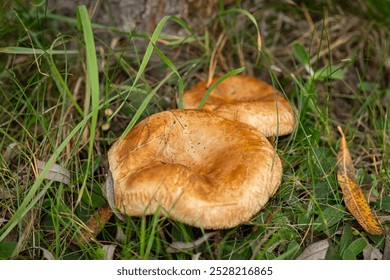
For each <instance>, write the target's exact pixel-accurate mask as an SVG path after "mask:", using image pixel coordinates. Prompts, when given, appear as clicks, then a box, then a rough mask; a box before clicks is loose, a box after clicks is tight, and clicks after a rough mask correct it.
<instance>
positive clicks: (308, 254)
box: [297, 239, 329, 260]
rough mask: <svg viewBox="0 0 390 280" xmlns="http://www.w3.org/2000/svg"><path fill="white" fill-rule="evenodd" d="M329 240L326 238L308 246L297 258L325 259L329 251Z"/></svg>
mask: <svg viewBox="0 0 390 280" xmlns="http://www.w3.org/2000/svg"><path fill="white" fill-rule="evenodd" d="M328 248H329V241H328V239H324V240H321V241H318V242H315V243H313V244H311V245H310V246H308V247H307V248H306V249H305V250H304V251H303V253H302V254H301V255H300V256H299V257H298V258H297V260H324V259H325V257H326V253H327V252H328Z"/></svg>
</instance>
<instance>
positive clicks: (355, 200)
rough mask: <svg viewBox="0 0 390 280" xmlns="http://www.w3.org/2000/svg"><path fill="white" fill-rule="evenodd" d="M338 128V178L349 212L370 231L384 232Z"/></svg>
mask: <svg viewBox="0 0 390 280" xmlns="http://www.w3.org/2000/svg"><path fill="white" fill-rule="evenodd" d="M337 128H338V130H339V131H340V134H341V142H340V150H339V153H338V154H337V168H338V170H337V180H338V182H339V184H340V187H341V190H342V192H343V197H344V202H345V204H346V206H347V208H348V210H349V212H351V214H352V215H353V216H354V217H355V218H356V220H357V221H358V222H359V224H360V225H361V226H362V227H363V228H364V229H365V230H366V231H367V232H368V233H371V234H374V235H380V234H384V230H383V229H382V228H381V225H380V222H379V221H378V219H377V218H376V217H375V216H374V215H373V213H372V212H371V209H370V206H369V205H368V203H367V201H366V199H365V198H364V195H363V191H362V189H361V188H360V186H359V183H358V182H357V179H356V175H355V174H356V172H355V167H354V166H353V163H352V159H351V156H350V154H349V150H348V146H347V141H346V140H345V136H344V133H343V130H342V129H341V127H340V126H338V127H337Z"/></svg>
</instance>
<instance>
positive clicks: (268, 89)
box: [183, 75, 295, 137]
mask: <svg viewBox="0 0 390 280" xmlns="http://www.w3.org/2000/svg"><path fill="white" fill-rule="evenodd" d="M217 79H218V78H217V77H216V78H214V79H213V80H212V83H211V84H213V83H215V82H216V80H217ZM206 91H207V81H202V82H199V83H198V84H196V85H195V86H193V87H192V88H191V89H189V90H188V91H186V92H185V93H184V95H183V103H184V108H189V109H196V108H198V106H199V104H200V102H201V100H202V98H203V96H204V95H205V93H206ZM202 109H203V110H206V111H210V112H214V113H216V114H217V115H219V116H221V117H224V118H227V119H229V120H234V121H239V122H243V123H246V124H249V125H251V126H253V127H255V128H256V129H258V130H259V131H260V132H261V133H263V134H264V135H265V136H266V137H270V136H277V135H285V134H289V133H291V132H292V131H293V129H294V127H295V116H294V111H293V108H292V106H291V105H290V103H289V102H288V101H287V100H286V99H285V98H284V97H283V96H282V94H281V93H280V92H278V91H276V90H275V89H274V88H273V87H272V86H270V85H269V84H267V83H265V82H263V81H260V80H258V79H256V78H253V77H249V76H243V75H242V76H240V75H239V76H233V77H230V78H227V79H226V80H224V81H223V82H222V83H220V84H219V85H217V86H216V88H215V89H214V90H213V91H212V92H211V93H210V95H209V96H208V98H207V100H206V102H205V104H204V106H203V108H202Z"/></svg>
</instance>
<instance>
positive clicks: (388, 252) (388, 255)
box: [382, 236, 390, 260]
mask: <svg viewBox="0 0 390 280" xmlns="http://www.w3.org/2000/svg"><path fill="white" fill-rule="evenodd" d="M385 239H386V240H385V249H383V257H382V260H390V237H388V236H387V237H386V238H385Z"/></svg>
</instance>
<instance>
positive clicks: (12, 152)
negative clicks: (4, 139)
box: [3, 142, 20, 164]
mask: <svg viewBox="0 0 390 280" xmlns="http://www.w3.org/2000/svg"><path fill="white" fill-rule="evenodd" d="M19 151H20V147H19V144H18V143H16V142H12V143H11V144H9V145H8V146H7V148H6V149H5V151H4V152H3V159H4V162H5V163H6V164H10V163H11V161H12V159H13V158H14V157H16V156H17V154H18V152H19Z"/></svg>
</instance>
